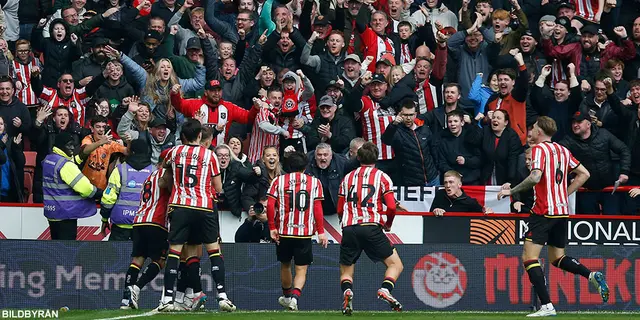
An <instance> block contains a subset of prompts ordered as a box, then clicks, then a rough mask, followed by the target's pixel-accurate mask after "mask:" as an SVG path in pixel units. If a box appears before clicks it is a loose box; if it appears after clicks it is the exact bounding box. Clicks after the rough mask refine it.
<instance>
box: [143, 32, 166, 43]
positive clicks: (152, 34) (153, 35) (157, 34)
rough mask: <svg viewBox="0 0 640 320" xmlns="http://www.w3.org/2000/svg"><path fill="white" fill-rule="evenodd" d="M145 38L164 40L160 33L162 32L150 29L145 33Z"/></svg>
mask: <svg viewBox="0 0 640 320" xmlns="http://www.w3.org/2000/svg"><path fill="white" fill-rule="evenodd" d="M144 38H145V39H156V40H158V41H162V35H161V34H160V32H158V31H155V30H149V31H147V33H146V34H145V35H144Z"/></svg>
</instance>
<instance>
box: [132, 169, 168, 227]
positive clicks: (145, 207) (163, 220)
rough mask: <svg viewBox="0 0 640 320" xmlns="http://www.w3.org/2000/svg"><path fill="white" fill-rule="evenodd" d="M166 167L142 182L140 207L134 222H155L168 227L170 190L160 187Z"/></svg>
mask: <svg viewBox="0 0 640 320" xmlns="http://www.w3.org/2000/svg"><path fill="white" fill-rule="evenodd" d="M164 171H165V169H164V168H160V169H158V170H156V171H154V172H153V173H151V175H150V176H149V177H148V178H147V180H145V181H144V183H143V184H142V192H141V196H140V209H138V213H137V214H136V217H135V219H134V220H133V224H134V225H135V224H154V225H158V226H160V227H163V228H165V229H167V228H168V227H169V226H168V223H167V222H168V221H167V205H168V204H169V195H170V192H169V190H167V189H162V188H160V186H159V184H158V181H159V180H160V177H162V175H163V174H164Z"/></svg>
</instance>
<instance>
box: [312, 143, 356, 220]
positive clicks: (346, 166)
mask: <svg viewBox="0 0 640 320" xmlns="http://www.w3.org/2000/svg"><path fill="white" fill-rule="evenodd" d="M363 143H364V142H363ZM308 156H309V164H308V165H307V169H306V170H305V172H304V173H306V174H308V175H310V176H313V177H316V178H318V179H319V180H320V182H321V183H322V189H323V190H325V193H324V200H322V212H324V215H325V216H326V215H333V214H335V213H336V212H337V210H336V206H337V205H338V189H339V188H340V182H341V181H342V179H343V178H344V176H345V175H347V173H349V172H351V171H352V170H354V169H355V168H357V167H358V166H359V165H360V163H359V162H358V161H357V159H355V158H354V159H347V158H346V157H345V156H343V155H341V154H339V153H337V152H334V151H332V150H331V146H330V145H329V144H327V143H324V142H323V143H320V144H319V145H317V146H316V150H315V151H314V152H310V153H309V155H308Z"/></svg>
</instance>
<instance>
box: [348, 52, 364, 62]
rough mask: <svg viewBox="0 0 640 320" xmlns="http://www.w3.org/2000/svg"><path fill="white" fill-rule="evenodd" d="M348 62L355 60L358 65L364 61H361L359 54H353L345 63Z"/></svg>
mask: <svg viewBox="0 0 640 320" xmlns="http://www.w3.org/2000/svg"><path fill="white" fill-rule="evenodd" d="M347 60H353V61H355V62H357V63H362V60H360V57H359V56H358V55H357V54H353V53H352V54H350V55H348V56H347V57H346V58H344V61H347Z"/></svg>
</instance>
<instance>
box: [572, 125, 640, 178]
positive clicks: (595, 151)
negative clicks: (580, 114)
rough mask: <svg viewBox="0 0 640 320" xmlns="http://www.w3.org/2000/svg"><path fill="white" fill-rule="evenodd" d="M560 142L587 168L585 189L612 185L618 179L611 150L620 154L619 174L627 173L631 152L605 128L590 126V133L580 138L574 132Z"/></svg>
mask: <svg viewBox="0 0 640 320" xmlns="http://www.w3.org/2000/svg"><path fill="white" fill-rule="evenodd" d="M560 144H561V145H563V146H565V147H567V149H569V151H571V153H572V154H573V156H574V157H575V158H576V159H578V161H580V163H581V164H582V165H583V166H584V167H585V168H587V170H589V173H590V174H591V177H590V178H589V180H587V182H586V183H585V184H584V187H585V188H587V189H593V190H595V189H602V188H604V187H607V186H611V185H613V183H614V182H615V181H616V180H617V179H618V176H616V175H615V173H614V171H613V160H612V159H611V158H612V155H611V152H613V153H616V154H618V155H619V156H620V174H626V175H628V174H629V168H630V166H631V153H630V152H629V148H627V146H625V145H624V143H623V142H622V141H620V140H619V139H618V138H616V137H615V136H614V135H613V134H611V133H610V132H609V131H607V129H600V128H598V127H596V126H594V125H592V126H591V135H590V136H589V138H587V139H586V140H582V139H581V138H580V137H578V136H576V135H575V134H571V135H567V136H566V137H565V138H564V139H563V140H562V141H560Z"/></svg>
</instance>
